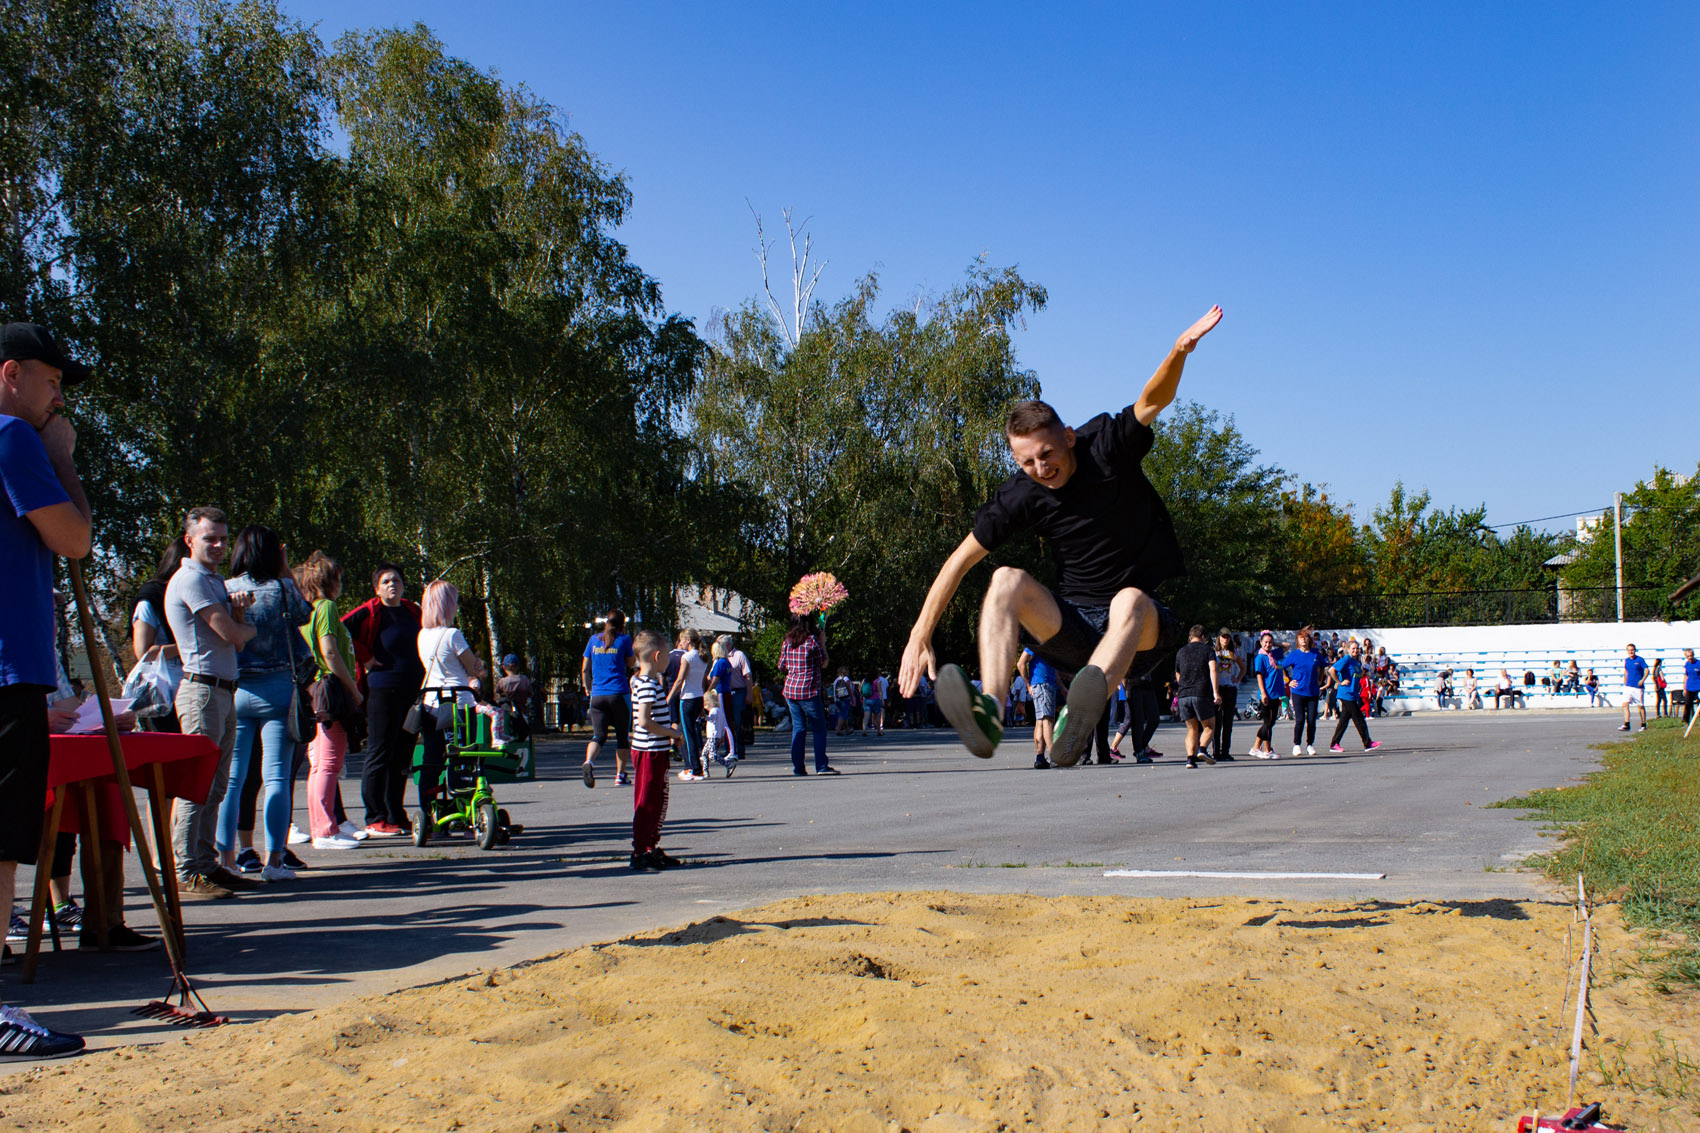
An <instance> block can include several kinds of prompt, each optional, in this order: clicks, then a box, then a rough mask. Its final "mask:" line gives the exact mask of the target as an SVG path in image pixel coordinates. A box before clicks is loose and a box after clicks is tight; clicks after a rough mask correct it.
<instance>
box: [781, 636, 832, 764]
mask: <svg viewBox="0 0 1700 1133" xmlns="http://www.w3.org/2000/svg"><path fill="white" fill-rule="evenodd" d="M820 633H821V634H822V635H823V636H824V635H825V633H826V629H825V627H824V626H823V627H822V628H821V630H820ZM826 664H827V656H826V646H825V645H824V644H823V643H822V641H821V638H820V637H817V636H816V631H815V630H814V629H813V627H811V626H810V625H809V618H808V615H807V614H800V615H797V616H796V617H793V618H792V619H791V630H790V632H789V633H787V634H786V635H785V641H784V643H783V644H782V645H781V646H780V647H779V671H780V672H782V673H784V674H785V703H786V704H787V705H789V706H790V708H791V774H793V775H807V774H808V771H807V770H805V769H804V767H803V727H804V724H805V723H807V725H808V726H809V727H810V728H812V729H813V730H814V734H815V774H816V775H836V774H838V769H837V768H835V767H833V766H831V765H830V764H828V763H827V761H826V703H825V700H824V699H823V698H822V696H821V688H822V682H821V672H822V671H823V670H824V669H825V668H826Z"/></svg>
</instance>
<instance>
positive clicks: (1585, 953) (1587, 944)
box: [1564, 874, 1594, 1107]
mask: <svg viewBox="0 0 1700 1133" xmlns="http://www.w3.org/2000/svg"><path fill="white" fill-rule="evenodd" d="M1576 907H1577V908H1578V909H1580V910H1581V912H1582V975H1581V976H1580V977H1579V978H1578V979H1577V981H1576V1028H1575V1030H1574V1031H1573V1032H1572V1033H1571V1036H1570V1093H1568V1094H1567V1095H1565V1099H1564V1104H1565V1106H1566V1107H1569V1106H1573V1105H1575V1104H1576V1074H1577V1072H1578V1071H1579V1070H1581V1068H1582V1022H1583V1020H1584V1019H1585V1018H1586V1017H1587V1014H1588V971H1589V968H1590V966H1591V963H1592V960H1593V955H1594V918H1593V914H1591V913H1590V912H1589V911H1588V891H1587V890H1586V889H1585V888H1583V885H1582V875H1581V874H1577V875H1576Z"/></svg>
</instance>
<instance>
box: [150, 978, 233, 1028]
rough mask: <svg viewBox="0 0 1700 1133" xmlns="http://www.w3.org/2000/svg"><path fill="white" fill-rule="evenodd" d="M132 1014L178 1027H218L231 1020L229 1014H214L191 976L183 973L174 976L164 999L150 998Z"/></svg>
mask: <svg viewBox="0 0 1700 1133" xmlns="http://www.w3.org/2000/svg"><path fill="white" fill-rule="evenodd" d="M130 1014H132V1015H140V1016H142V1017H143V1018H145V1019H158V1020H160V1021H161V1022H165V1023H170V1024H172V1025H173V1026H177V1027H217V1026H219V1025H221V1024H224V1023H228V1022H230V1017H229V1016H228V1015H214V1014H213V1013H212V1012H211V1011H209V1010H207V1005H206V1001H205V1000H203V999H202V998H201V997H200V995H199V993H197V992H196V991H195V989H194V986H193V985H191V984H190V983H189V977H187V976H185V975H182V974H178V975H176V976H173V977H172V980H171V990H170V991H169V992H167V993H166V996H165V998H164V999H153V1000H149V1001H148V1002H147V1003H144V1004H142V1006H140V1007H137V1008H136V1009H135V1010H133V1011H131V1012H130Z"/></svg>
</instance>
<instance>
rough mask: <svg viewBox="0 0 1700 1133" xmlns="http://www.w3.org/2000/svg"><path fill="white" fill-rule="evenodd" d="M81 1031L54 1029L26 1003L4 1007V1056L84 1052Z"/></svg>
mask: <svg viewBox="0 0 1700 1133" xmlns="http://www.w3.org/2000/svg"><path fill="white" fill-rule="evenodd" d="M83 1045H84V1044H83V1039H82V1036H81V1035H64V1034H60V1033H59V1032H58V1031H50V1030H48V1029H47V1028H46V1027H44V1026H42V1025H41V1024H40V1023H37V1022H36V1021H35V1020H34V1019H31V1018H30V1013H29V1012H28V1011H25V1010H24V1009H23V1008H22V1007H0V1059H8V1060H14V1061H18V1062H27V1061H34V1060H36V1059H40V1058H69V1057H71V1056H72V1055H73V1054H81V1053H83Z"/></svg>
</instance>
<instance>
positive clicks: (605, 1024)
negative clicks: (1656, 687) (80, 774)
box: [0, 893, 1700, 1133]
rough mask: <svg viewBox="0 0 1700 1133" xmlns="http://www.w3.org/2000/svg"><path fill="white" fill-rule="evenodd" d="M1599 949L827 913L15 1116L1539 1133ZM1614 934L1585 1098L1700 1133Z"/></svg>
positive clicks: (723, 928) (103, 1064)
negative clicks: (1528, 1123)
mask: <svg viewBox="0 0 1700 1133" xmlns="http://www.w3.org/2000/svg"><path fill="white" fill-rule="evenodd" d="M1571 920H1572V913H1571V911H1570V910H1569V909H1567V908H1565V907H1563V906H1558V905H1540V904H1518V903H1513V902H1492V903H1488V904H1484V905H1465V906H1462V907H1448V906H1445V905H1439V904H1432V905H1431V904H1419V905H1414V906H1398V907H1391V906H1377V905H1375V904H1354V903H1334V904H1314V903H1298V902H1275V901H1261V902H1260V901H1248V900H1240V899H1224V900H1209V899H1201V900H1190V901H1176V900H1161V901H1159V900H1127V899H1119V898H1033V897H1018V896H969V895H964V894H957V893H933V894H901V895H889V894H885V895H851V896H838V897H811V898H800V899H796V900H790V901H783V902H780V903H778V904H774V905H770V906H767V907H765V908H762V909H757V910H754V911H751V912H746V913H740V914H735V915H732V916H727V917H715V918H713V919H711V920H708V921H705V922H702V923H700V924H695V925H691V926H689V927H687V928H684V929H680V930H677V931H674V932H664V933H655V934H650V935H646V936H643V937H637V938H633V939H631V940H627V941H623V942H620V943H618V944H610V945H601V946H596V947H591V948H582V949H579V950H577V951H574V952H570V953H566V954H562V955H557V956H554V957H550V958H548V959H546V960H542V961H539V962H537V963H535V964H531V965H527V966H524V967H522V968H518V969H512V970H503V971H499V972H494V973H489V974H483V975H477V976H472V977H468V978H464V979H460V980H455V981H452V982H449V983H446V984H440V985H437V986H433V987H426V988H416V989H413V990H409V991H403V992H398V993H396V994H393V995H386V996H378V997H372V998H367V999H362V1000H357V1001H354V1002H351V1003H349V1004H347V1005H345V1006H343V1007H340V1008H336V1009H331V1010H323V1011H317V1012H313V1013H311V1014H304V1015H297V1016H288V1017H283V1018H278V1019H273V1020H271V1021H269V1022H265V1023H259V1024H254V1025H250V1026H231V1027H225V1028H222V1029H220V1030H217V1031H208V1032H195V1033H193V1034H191V1035H190V1036H189V1037H188V1038H186V1039H184V1040H180V1041H172V1042H169V1043H166V1044H163V1045H160V1046H156V1047H151V1048H142V1049H127V1050H118V1051H106V1052H102V1053H98V1054H95V1055H91V1056H88V1057H86V1058H84V1059H81V1060H79V1061H77V1062H75V1063H69V1064H65V1065H63V1066H56V1067H53V1068H51V1069H48V1070H45V1071H38V1072H34V1073H32V1074H30V1075H27V1076H24V1077H19V1078H14V1079H12V1080H10V1081H9V1082H7V1083H6V1084H5V1093H4V1096H0V1112H3V1114H4V1117H5V1120H6V1122H7V1123H8V1124H11V1125H14V1126H18V1127H24V1128H31V1129H43V1128H48V1129H51V1128H76V1129H110V1130H136V1131H146V1133H161V1131H173V1133H174V1131H177V1130H187V1129H193V1130H196V1131H198V1133H199V1131H206V1133H210V1131H214V1130H231V1131H237V1130H240V1131H248V1130H266V1131H268V1133H274V1131H276V1133H281V1131H288V1130H303V1129H351V1130H415V1129H424V1130H448V1129H467V1130H486V1129H487V1130H504V1131H505V1130H529V1129H544V1130H550V1129H621V1130H667V1129H681V1130H683V1129H713V1130H781V1129H803V1130H832V1131H834V1133H850V1131H860V1130H870V1131H881V1133H883V1131H887V1130H898V1129H907V1130H912V1131H914V1133H922V1131H927V1133H931V1131H935V1130H959V1129H960V1130H981V1129H984V1130H994V1129H1002V1128H1009V1129H1047V1130H1048V1129H1056V1130H1062V1129H1068V1130H1080V1129H1127V1128H1132V1127H1135V1126H1137V1127H1139V1128H1141V1129H1155V1130H1212V1131H1214V1130H1242V1129H1243V1130H1270V1131H1287V1130H1306V1129H1423V1130H1430V1129H1434V1130H1511V1129H1513V1128H1515V1114H1516V1113H1517V1112H1518V1111H1519V1110H1523V1111H1525V1112H1526V1111H1527V1110H1529V1109H1530V1108H1532V1107H1535V1106H1539V1107H1540V1108H1541V1109H1542V1110H1543V1112H1546V1113H1549V1114H1550V1113H1552V1112H1554V1111H1555V1110H1556V1109H1558V1108H1559V1107H1560V1105H1561V1103H1562V1102H1563V1100H1564V1094H1565V1081H1566V1077H1567V1073H1568V1063H1567V1048H1568V1045H1569V1033H1570V1018H1571V1015H1570V1012H1569V1011H1568V1010H1565V1009H1564V1000H1565V992H1564V984H1565V979H1566V974H1567V972H1568V971H1569V970H1570V964H1571V960H1572V957H1573V954H1574V953H1575V952H1576V951H1577V949H1578V947H1579V944H1580V940H1579V937H1577V938H1572V939H1569V940H1567V935H1568V930H1569V929H1570V927H1571ZM1596 923H1597V924H1598V925H1599V931H1600V937H1601V945H1602V957H1601V970H1602V973H1603V976H1602V979H1601V981H1600V985H1599V986H1598V987H1597V989H1596V992H1595V997H1594V1002H1595V1005H1596V1014H1597V1017H1598V1022H1599V1029H1600V1030H1599V1034H1598V1035H1594V1036H1591V1037H1590V1040H1589V1041H1590V1043H1591V1045H1592V1047H1593V1049H1594V1050H1595V1051H1597V1052H1599V1053H1598V1054H1590V1055H1588V1056H1587V1057H1586V1060H1585V1064H1584V1066H1585V1072H1584V1075H1583V1085H1582V1091H1583V1093H1584V1094H1585V1096H1586V1097H1587V1098H1589V1099H1599V1100H1603V1101H1605V1102H1606V1103H1607V1114H1608V1116H1609V1117H1611V1118H1613V1119H1614V1120H1616V1121H1619V1122H1623V1123H1626V1124H1629V1125H1630V1126H1631V1127H1632V1128H1634V1129H1637V1130H1643V1131H1644V1130H1655V1129H1663V1130H1684V1129H1697V1128H1700V1121H1696V1119H1695V1112H1694V1110H1693V1108H1690V1106H1691V1104H1692V1103H1683V1102H1680V1101H1675V1100H1672V1099H1671V1098H1668V1097H1663V1096H1660V1094H1658V1093H1657V1092H1655V1087H1656V1086H1658V1085H1659V1084H1660V1083H1661V1082H1662V1083H1663V1084H1665V1085H1666V1086H1667V1088H1668V1087H1669V1086H1670V1085H1672V1084H1674V1083H1675V1082H1676V1076H1675V1073H1676V1072H1675V1070H1674V1069H1672V1066H1673V1064H1671V1063H1669V1062H1665V1063H1659V1062H1656V1061H1654V1060H1653V1059H1652V1058H1651V1054H1652V1051H1653V1047H1654V1045H1655V1042H1656V1041H1657V1040H1655V1038H1654V1035H1655V1032H1657V1031H1661V1030H1662V1032H1663V1036H1664V1038H1665V1040H1667V1042H1668V1041H1674V1042H1675V1043H1676V1044H1678V1046H1679V1048H1680V1049H1681V1050H1682V1051H1683V1052H1684V1054H1685V1055H1686V1056H1688V1057H1690V1058H1692V1057H1693V1056H1694V1053H1695V1051H1696V1050H1697V1049H1700V1042H1697V1041H1696V1040H1697V1038H1700V1035H1697V1034H1696V1027H1697V1024H1696V1022H1695V1021H1694V1020H1695V1018H1696V1017H1697V1016H1700V1011H1695V1010H1694V1008H1695V1006H1696V1004H1695V1003H1694V1002H1693V997H1689V998H1688V999H1686V1000H1684V999H1679V998H1677V997H1673V996H1659V995H1656V994H1654V993H1652V992H1650V991H1648V990H1646V989H1645V988H1644V986H1643V985H1641V984H1640V983H1639V982H1638V981H1635V980H1628V979H1621V978H1615V977H1614V976H1613V973H1615V972H1621V971H1622V970H1623V968H1624V967H1625V965H1627V964H1630V963H1631V962H1632V961H1633V960H1634V957H1635V955H1636V953H1637V949H1638V947H1639V945H1638V943H1637V942H1636V941H1635V939H1634V938H1632V937H1631V936H1629V935H1628V934H1627V933H1626V932H1625V931H1624V930H1623V928H1622V927H1621V926H1620V924H1619V922H1618V921H1617V919H1616V918H1615V916H1614V915H1613V914H1612V913H1611V912H1610V911H1609V910H1607V911H1605V912H1602V913H1601V914H1600V915H1599V916H1598V917H1597V918H1596ZM1573 1003H1574V1001H1573V1000H1572V1005H1573ZM1669 1049H1670V1048H1669V1046H1668V1045H1667V1047H1666V1052H1667V1054H1668V1052H1669ZM1602 1066H1605V1067H1608V1068H1610V1069H1611V1081H1609V1082H1608V1081H1606V1080H1605V1079H1606V1076H1605V1075H1602V1074H1601V1072H1600V1068H1601V1067H1602ZM1626 1078H1627V1080H1628V1081H1627V1084H1625V1082H1624V1080H1625V1079H1626ZM1696 1085H1700V1084H1697V1083H1694V1082H1690V1083H1689V1085H1688V1088H1689V1089H1694V1088H1695V1087H1696Z"/></svg>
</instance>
